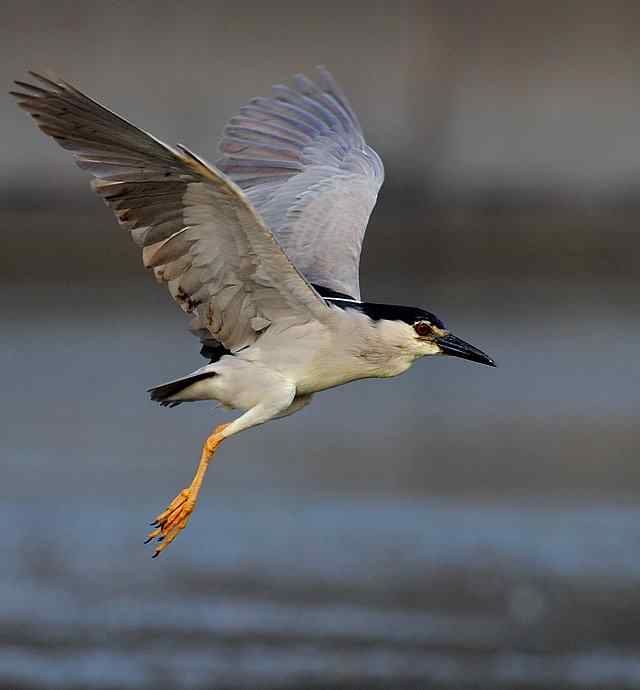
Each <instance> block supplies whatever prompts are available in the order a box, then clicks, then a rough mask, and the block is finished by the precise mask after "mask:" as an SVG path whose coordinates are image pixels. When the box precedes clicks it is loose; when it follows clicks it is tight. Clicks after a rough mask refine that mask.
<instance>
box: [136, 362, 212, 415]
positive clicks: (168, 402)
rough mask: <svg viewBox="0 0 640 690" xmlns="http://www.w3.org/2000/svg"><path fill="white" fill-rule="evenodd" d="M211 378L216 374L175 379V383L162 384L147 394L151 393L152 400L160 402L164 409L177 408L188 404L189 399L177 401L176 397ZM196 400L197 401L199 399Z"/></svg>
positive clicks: (210, 373) (199, 374)
mask: <svg viewBox="0 0 640 690" xmlns="http://www.w3.org/2000/svg"><path fill="white" fill-rule="evenodd" d="M211 376H216V374H215V372H213V371H208V372H200V373H196V374H189V375H188V376H183V377H182V378H180V379H175V381H168V382H167V383H161V384H160V385H159V386H154V387H153V388H149V390H148V391H147V392H148V393H150V395H149V397H150V398H151V400H155V402H159V403H160V404H161V405H162V406H163V407H175V406H176V405H180V403H183V402H188V399H185V398H183V399H182V400H176V399H175V398H176V396H178V395H179V394H180V393H182V392H183V391H184V390H185V389H186V388H188V387H189V386H191V385H192V384H194V383H197V382H198V381H202V379H207V378H210V377H211ZM195 399H196V400H197V398H195Z"/></svg>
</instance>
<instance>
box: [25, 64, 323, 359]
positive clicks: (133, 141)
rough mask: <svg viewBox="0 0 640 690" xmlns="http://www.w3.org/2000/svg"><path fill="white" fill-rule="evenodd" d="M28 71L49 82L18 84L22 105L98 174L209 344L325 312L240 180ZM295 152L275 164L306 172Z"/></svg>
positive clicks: (148, 259)
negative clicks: (249, 199)
mask: <svg viewBox="0 0 640 690" xmlns="http://www.w3.org/2000/svg"><path fill="white" fill-rule="evenodd" d="M31 74H32V76H33V77H34V78H35V79H37V80H38V81H39V82H40V84H44V86H41V85H40V84H29V83H27V82H16V83H17V85H18V87H19V88H20V89H21V90H20V91H17V92H14V95H15V96H16V98H17V99H18V102H19V105H20V106H21V107H22V108H24V109H25V110H26V111H27V112H29V113H30V114H31V115H32V116H33V118H34V119H35V121H36V123H37V124H38V126H39V127H40V129H41V130H42V131H43V132H45V133H46V134H49V135H50V136H51V137H53V138H54V139H55V140H56V141H57V142H58V143H59V144H60V145H61V146H62V147H63V148H66V149H68V150H70V151H71V152H72V154H73V155H74V157H75V159H76V162H77V164H78V165H79V166H80V167H81V168H83V169H85V170H88V171H89V172H90V173H91V174H92V175H93V176H94V177H95V178H96V179H95V180H94V183H93V186H94V189H95V191H96V192H97V193H98V194H100V196H102V198H103V199H104V201H105V202H106V203H107V205H108V206H110V207H111V208H112V210H113V211H114V213H115V215H116V217H117V219H118V221H119V223H120V225H122V226H123V227H124V228H126V229H127V230H128V231H129V232H130V233H131V235H132V238H133V239H134V241H135V242H136V243H137V244H138V245H139V246H140V247H141V248H142V250H143V261H144V264H145V266H147V267H149V268H151V269H153V271H154V273H155V276H156V278H157V279H158V280H160V281H162V282H165V283H166V284H167V287H168V289H169V292H170V294H171V295H172V297H173V298H174V299H175V301H176V302H177V303H178V304H179V305H180V307H181V308H182V309H183V310H184V311H185V312H188V313H191V314H192V315H193V316H194V319H193V321H192V323H191V328H192V330H193V331H194V332H196V333H197V334H198V335H199V336H200V337H201V339H202V340H203V342H204V344H205V347H208V346H213V345H214V344H215V343H216V342H219V343H222V345H224V347H225V348H227V349H228V350H230V351H232V352H235V351H237V350H239V349H241V348H243V347H246V346H247V345H250V344H251V343H253V342H254V341H255V340H256V338H257V337H258V336H259V334H260V332H262V331H263V330H264V329H265V328H267V327H268V326H269V325H271V324H273V323H275V322H286V323H298V322H305V321H309V320H312V319H316V320H321V319H323V318H325V317H326V314H327V313H328V308H327V307H326V305H325V303H324V301H323V300H322V299H321V298H320V297H319V295H318V294H317V293H316V292H315V290H314V289H313V288H312V287H311V286H310V285H309V284H308V283H307V282H306V281H305V279H304V278H303V277H302V276H301V274H300V273H299V272H298V270H297V269H296V268H295V266H294V265H293V264H292V263H291V261H290V260H289V259H288V257H287V256H286V255H285V253H284V251H283V250H282V248H281V247H280V246H279V244H278V242H277V241H276V239H275V238H274V236H273V235H272V234H271V232H270V231H269V230H268V229H267V226H266V225H265V224H264V222H263V220H262V219H261V218H260V216H259V215H258V214H257V213H256V211H255V210H254V208H253V207H252V206H251V203H250V202H249V201H248V199H247V197H246V196H245V194H244V193H243V192H242V190H241V189H240V188H239V187H237V186H236V184H234V182H233V181H231V180H230V179H228V178H227V177H225V175H224V174H222V173H221V172H220V171H218V170H216V169H215V168H213V167H211V166H209V165H208V164H206V163H205V162H204V161H203V160H202V159H200V158H199V157H197V156H196V155H195V154H193V153H192V152H191V151H189V150H188V149H186V148H184V147H181V146H178V147H177V148H173V147H170V146H168V145H166V144H164V143H162V142H161V141H159V140H158V139H156V138H155V137H153V136H151V135H150V134H148V133H147V132H144V131H143V130H141V129H138V128H137V127H135V126H134V125H132V124H131V123H130V122H128V121H127V120H125V119H123V118H122V117H120V116H119V115H117V114H115V113H113V112H112V111H110V110H108V109H107V108H105V107H104V106H102V105H100V104H99V103H97V102H96V101H94V100H93V99H91V98H89V97H88V96H86V95H85V94H83V93H82V92H80V91H78V90H77V89H76V88H75V87H73V86H71V85H70V84H68V83H67V82H65V81H62V80H60V79H58V78H53V77H51V78H50V77H46V76H42V75H39V74H35V73H31ZM251 146H252V147H253V146H254V145H253V144H251ZM289 154H290V159H289V160H285V159H283V160H279V161H275V162H271V163H270V167H271V168H273V169H274V170H282V171H286V172H287V174H294V173H296V172H299V168H300V163H299V161H298V160H296V155H297V153H296V150H295V149H292V150H291V151H289ZM270 155H271V152H270ZM258 159H259V158H256V160H258Z"/></svg>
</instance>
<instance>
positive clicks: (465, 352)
mask: <svg viewBox="0 0 640 690" xmlns="http://www.w3.org/2000/svg"><path fill="white" fill-rule="evenodd" d="M420 311H422V314H420V315H416V318H415V319H414V320H413V321H412V323H410V324H405V325H406V326H407V328H406V337H407V338H409V339H410V341H411V343H412V349H413V350H414V351H415V352H416V354H417V356H418V357H424V356H429V355H449V356H452V357H460V358H461V359H468V360H470V361H472V362H478V363H479V364H486V365H488V366H490V367H495V366H496V364H495V362H494V361H493V359H491V357H489V355H487V354H485V353H484V352H482V350H479V349H478V348H477V347H474V346H473V345H471V344H470V343H468V342H466V341H465V340H462V339H461V338H458V337H457V336H455V335H453V334H452V333H451V332H450V331H449V330H447V328H446V327H445V325H444V323H442V321H441V320H440V319H439V318H438V317H437V316H436V315H435V314H431V313H430V312H427V311H423V310H420Z"/></svg>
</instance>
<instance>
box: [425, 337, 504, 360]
mask: <svg viewBox="0 0 640 690" xmlns="http://www.w3.org/2000/svg"><path fill="white" fill-rule="evenodd" d="M435 341H436V343H437V344H438V345H439V347H440V349H441V350H442V353H443V354H445V355H452V356H453V357H461V358H462V359H469V360H471V361H472V362H479V363H480V364H486V365H487V366H490V367H495V366H496V363H495V362H494V361H493V360H492V359H491V357H489V355H485V353H484V352H482V350H478V348H477V347H473V345H469V343H465V341H464V340H460V338H456V336H455V335H444V336H442V337H440V338H436V339H435Z"/></svg>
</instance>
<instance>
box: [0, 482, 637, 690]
mask: <svg viewBox="0 0 640 690" xmlns="http://www.w3.org/2000/svg"><path fill="white" fill-rule="evenodd" d="M150 508H151V506H147V505H144V506H143V505H136V504H133V505H117V504H104V505H97V504H96V502H95V501H92V502H91V503H88V502H83V501H82V499H81V498H79V499H72V500H69V501H67V502H66V503H65V505H60V504H55V503H53V502H51V501H39V502H37V503H36V502H31V501H27V502H23V503H14V504H8V503H5V504H4V505H3V506H2V507H1V509H0V516H1V518H2V522H3V524H5V525H10V526H11V529H10V530H8V531H7V533H6V534H5V536H4V545H3V551H4V557H3V559H2V562H1V564H0V601H1V602H2V608H1V610H0V635H2V639H3V644H2V647H1V648H0V687H6V688H9V687H23V686H24V687H27V686H30V685H29V684H31V685H33V686H35V687H39V688H40V687H41V688H72V687H73V688H75V687H79V688H80V687H81V688H87V689H89V688H104V687H114V688H115V687H126V688H145V689H146V688H165V687H166V688H170V687H180V688H189V689H191V688H193V689H196V688H198V689H199V688H211V687H229V688H248V687H255V688H264V687H291V686H293V685H295V684H296V683H299V684H300V687H305V685H304V684H305V683H306V682H313V683H316V684H318V686H319V687H333V686H334V685H337V684H339V683H343V682H347V683H348V682H354V683H355V682H358V685H357V687H366V683H369V682H374V681H376V682H377V681H381V682H384V683H386V686H385V687H396V686H398V687H399V686H400V684H401V683H403V682H407V683H408V682H419V683H421V684H424V687H429V686H430V684H435V685H436V686H439V687H459V684H461V683H465V682H468V681H469V679H471V678H472V679H475V682H477V683H482V684H485V685H484V686H485V687H495V688H498V687H499V688H503V687H504V688H508V687H512V684H514V683H521V682H524V681H526V682H528V683H530V684H533V685H535V686H536V687H541V688H542V687H545V688H547V687H548V688H556V687H559V686H562V687H565V686H566V687H576V688H584V687H586V686H587V684H593V683H597V684H598V687H617V688H620V687H630V688H631V687H638V686H639V685H640V662H639V661H638V658H639V657H638V651H640V650H639V647H640V638H639V637H638V635H637V628H635V627H634V626H631V629H629V630H628V631H627V632H626V633H624V635H623V636H622V639H617V640H616V645H613V644H612V643H611V641H610V640H608V639H607V635H608V632H609V627H608V626H609V625H610V620H609V619H610V617H611V615H621V614H623V613H624V612H625V611H626V612H627V613H629V614H632V615H634V616H635V620H637V613H635V614H633V611H636V612H637V611H638V604H639V602H640V595H638V594H637V592H638V591H640V587H639V586H640V549H639V548H638V547H639V546H640V510H638V509H636V508H633V507H626V506H621V505H618V506H616V505H598V506H589V507H586V506H575V507H572V508H567V507H562V508H559V507H557V506H554V505H553V504H551V505H549V504H546V503H544V502H536V501H527V502H523V503H517V504H514V503H513V502H491V503H487V502H469V501H465V502H461V501H445V500H435V499H431V500H425V501H410V500H403V501H389V500H375V501H373V500H368V501H363V500H357V501H352V500H350V501H344V500H338V499H333V500H332V499H322V500H320V499H315V500H311V499H309V498H308V497H307V498H300V497H293V496H287V495H277V496H275V495H271V496H268V497H265V496H264V495H261V496H252V497H251V496H246V495H245V496H237V497H227V498H226V499H225V498H223V497H220V496H215V497H214V499H213V500H210V501H209V503H204V504H203V505H201V506H199V508H198V510H197V512H196V513H195V515H194V518H193V520H192V524H191V525H190V526H189V528H188V530H187V532H185V533H184V534H183V535H181V536H180V537H179V538H178V540H177V541H176V542H175V543H174V544H173V545H172V546H171V548H170V549H169V550H168V551H167V552H166V553H165V554H163V556H162V557H161V558H159V559H156V560H153V561H152V560H151V559H150V551H149V547H147V548H146V549H145V547H144V546H143V545H142V543H141V542H142V539H141V536H142V531H143V529H144V527H143V526H144V518H145V517H147V516H148V515H149V513H150ZM621 601H622V602H625V601H626V603H625V605H624V608H622V609H621V608H620V604H621ZM583 626H585V627H583ZM618 637H620V635H619V636H618ZM2 683H4V685H2ZM12 683H14V684H15V685H14V686H12ZM363 683H364V684H365V685H362V684H363ZM589 686H590V687H592V685H589ZM420 687H423V685H420Z"/></svg>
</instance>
